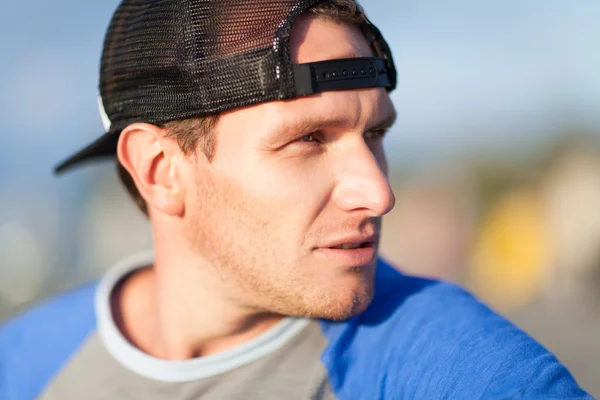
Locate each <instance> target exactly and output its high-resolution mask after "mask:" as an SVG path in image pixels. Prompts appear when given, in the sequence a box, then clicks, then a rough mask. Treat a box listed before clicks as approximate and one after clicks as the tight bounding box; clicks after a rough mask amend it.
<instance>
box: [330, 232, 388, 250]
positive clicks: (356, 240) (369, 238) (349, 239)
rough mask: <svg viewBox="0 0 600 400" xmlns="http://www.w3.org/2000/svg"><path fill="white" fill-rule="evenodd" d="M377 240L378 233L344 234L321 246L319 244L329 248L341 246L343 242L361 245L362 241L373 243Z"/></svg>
mask: <svg viewBox="0 0 600 400" xmlns="http://www.w3.org/2000/svg"><path fill="white" fill-rule="evenodd" d="M378 240H379V235H378V234H376V233H373V234H370V235H353V236H345V237H343V238H339V239H335V240H333V241H331V242H327V243H326V244H325V245H323V246H319V247H321V248H330V247H336V246H341V245H343V244H353V245H361V244H363V243H371V244H375V243H377V241H378Z"/></svg>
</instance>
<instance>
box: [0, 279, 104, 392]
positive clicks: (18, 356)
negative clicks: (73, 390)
mask: <svg viewBox="0 0 600 400" xmlns="http://www.w3.org/2000/svg"><path fill="white" fill-rule="evenodd" d="M96 286H97V284H96V283H93V284H88V285H85V286H82V287H80V288H78V289H75V290H73V291H71V292H67V293H63V294H61V295H59V296H56V297H54V298H52V299H50V300H48V301H46V302H45V303H43V304H42V305H40V306H38V307H35V308H33V309H31V310H28V311H27V312H25V313H24V314H22V315H20V316H18V317H16V318H14V319H12V320H10V321H8V322H7V323H5V324H4V325H3V326H1V327H0V399H2V400H27V399H34V398H36V397H38V396H39V395H40V394H41V392H42V391H43V389H44V388H45V386H46V385H47V384H48V383H49V381H50V380H51V379H52V378H53V377H54V376H55V375H56V374H57V373H58V372H59V371H60V369H61V368H62V366H63V365H64V364H65V362H66V361H67V360H68V359H69V357H70V356H71V355H72V354H73V353H74V352H75V351H76V350H77V348H78V347H79V346H80V345H81V344H82V342H83V341H84V340H85V339H86V337H87V336H88V335H89V334H90V333H91V332H92V331H93V330H94V328H95V324H96V322H95V314H94V293H95V289H96Z"/></svg>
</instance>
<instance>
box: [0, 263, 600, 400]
mask: <svg viewBox="0 0 600 400" xmlns="http://www.w3.org/2000/svg"><path fill="white" fill-rule="evenodd" d="M151 263H152V255H151V254H141V255H136V256H134V257H131V258H128V259H126V260H124V261H122V262H121V263H119V264H118V265H116V266H115V267H114V268H112V269H111V270H110V271H109V272H108V273H107V274H106V275H105V277H104V278H103V279H102V280H101V281H100V282H98V283H91V284H88V285H86V286H82V287H80V288H78V289H76V290H74V291H71V292H68V293H63V294H61V295H59V296H57V297H55V298H53V299H51V300H49V301H47V302H45V303H44V304H42V305H40V306H38V307H36V308H33V309H31V310H29V311H28V312H26V313H25V314H23V315H21V316H18V317H16V318H14V319H12V320H11V321H9V322H8V323H6V324H5V325H4V326H2V327H1V328H0V399H3V400H27V399H43V400H58V399H60V400H71V399H78V400H79V399H90V400H93V399H149V400H162V399H169V400H179V399H248V400H250V399H260V400H268V399H285V400H295V399H319V400H321V399H323V400H329V399H368V400H373V399H591V398H592V397H591V396H589V395H588V394H586V393H585V392H584V391H583V390H582V389H581V388H580V387H579V386H578V385H577V383H576V382H575V380H574V379H573V377H572V376H571V374H570V373H569V372H568V371H567V369H566V368H565V367H564V366H563V365H562V364H561V363H560V362H559V361H558V360H557V359H556V358H555V357H554V356H553V355H552V354H551V353H550V352H548V351H547V350H546V349H544V348H543V347H542V346H541V345H539V344H538V343H537V342H535V341H534V340H533V339H532V338H530V337H529V336H528V335H527V334H525V333H524V332H522V331H521V330H519V329H518V328H516V327H515V326H513V325H512V324H511V323H509V322H508V321H506V320H505V319H503V318H502V317H500V316H498V315H497V314H495V313H494V312H492V311H491V310H490V309H488V308H487V307H485V306H484V305H482V304H481V303H480V302H478V301H477V300H476V299H474V298H473V297H472V296H471V295H470V294H468V293H467V292H465V291H464V290H462V289H460V288H459V287H457V286H455V285H453V284H450V283H446V282H441V281H435V280H426V279H421V278H416V277H410V276H406V275H403V274H402V273H400V272H398V271H397V270H395V269H394V268H392V267H390V266H389V265H388V264H386V263H385V262H383V261H381V260H380V261H379V262H378V266H377V273H376V285H375V289H376V291H375V297H374V299H373V302H372V303H371V305H370V306H369V308H368V309H367V310H366V311H365V312H364V313H362V314H361V315H359V316H356V317H354V318H352V319H350V320H348V321H344V322H330V321H321V320H310V319H298V318H286V319H284V320H282V321H281V322H280V323H278V324H277V325H276V326H274V327H272V328H271V329H269V330H268V331H267V332H265V333H263V334H261V335H260V336H259V337H257V338H255V339H253V340H251V341H249V342H246V343H244V344H242V345H239V346H236V347H234V348H232V349H230V350H227V351H224V352H221V353H218V354H214V355H210V356H206V357H199V358H196V359H191V360H185V361H167V360H161V359H157V358H154V357H152V356H150V355H148V354H145V353H143V352H142V351H140V350H139V349H137V348H136V347H134V346H133V345H131V344H130V343H129V342H128V341H127V340H126V339H125V338H124V337H123V335H122V334H121V333H120V331H119V330H118V328H117V327H116V324H115V322H114V320H113V318H112V315H111V308H110V302H109V298H110V294H111V291H112V290H113V288H114V287H115V286H116V285H117V284H118V283H119V282H120V281H121V280H122V279H123V278H124V277H125V276H127V275H129V274H130V273H131V272H132V271H135V270H136V269H139V268H144V266H146V265H149V264H151Z"/></svg>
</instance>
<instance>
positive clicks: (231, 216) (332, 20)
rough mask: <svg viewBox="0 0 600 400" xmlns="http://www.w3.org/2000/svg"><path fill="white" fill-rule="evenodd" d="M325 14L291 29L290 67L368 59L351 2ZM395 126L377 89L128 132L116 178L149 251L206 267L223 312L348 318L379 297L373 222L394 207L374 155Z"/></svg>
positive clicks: (381, 163) (309, 16) (136, 126)
mask: <svg viewBox="0 0 600 400" xmlns="http://www.w3.org/2000/svg"><path fill="white" fill-rule="evenodd" d="M331 3H333V4H334V5H326V6H318V7H316V8H313V9H312V10H311V11H309V12H306V13H304V14H303V15H301V16H299V17H298V18H297V19H296V20H295V22H294V24H293V25H292V32H291V36H290V51H291V54H290V56H291V58H292V62H293V63H296V64H301V63H309V62H317V61H323V60H330V59H340V58H353V57H372V56H373V50H372V49H371V46H370V44H369V42H368V40H367V38H366V37H365V35H364V34H363V33H362V31H361V30H360V29H359V28H358V27H357V25H356V23H357V21H359V20H360V18H362V14H361V13H360V11H359V10H358V9H357V8H355V4H354V2H352V1H333V2H331ZM394 117H395V112H394V108H393V106H392V103H391V101H390V98H389V95H388V92H387V91H386V89H384V88H381V87H376V88H373V87H371V88H363V89H352V90H339V91H326V92H322V93H318V94H315V95H311V96H306V97H300V98H295V99H290V100H278V101H269V102H264V103H260V104H255V105H251V106H244V107H238V108H235V109H232V110H228V111H224V112H221V113H219V114H218V115H212V116H209V117H204V118H193V119H186V120H177V121H173V122H169V123H166V124H146V123H133V124H130V125H128V126H127V127H126V128H125V129H123V131H122V132H121V135H120V138H119V142H118V148H117V154H118V159H119V166H120V167H119V168H120V172H121V174H120V175H121V177H122V178H124V180H125V182H126V185H127V184H128V185H129V186H128V189H129V190H130V192H131V193H132V194H133V195H134V198H136V199H137V200H136V202H137V203H138V204H139V205H141V207H142V209H143V210H145V212H147V215H148V216H149V219H150V221H151V224H152V227H153V230H154V235H155V240H156V242H157V245H160V241H161V240H169V241H170V243H177V246H179V247H180V248H181V249H182V250H183V251H185V252H186V254H190V255H191V256H190V257H191V258H193V260H191V262H190V265H192V267H193V266H194V265H196V266H197V267H200V266H206V265H210V268H214V270H215V271H216V272H217V273H218V275H219V277H220V279H221V281H222V282H223V288H224V291H225V292H224V293H223V294H222V295H223V297H225V298H227V299H228V300H229V301H231V302H233V303H235V304H238V305H240V306H243V307H247V308H251V309H254V310H257V311H266V312H274V313H279V314H284V315H292V316H309V317H318V318H326V319H333V320H339V319H345V318H348V317H351V316H353V315H356V314H358V313H360V312H361V311H363V310H364V309H365V308H366V307H367V306H368V304H369V303H370V301H371V299H372V295H373V285H374V273H375V264H376V254H377V249H378V245H379V233H380V226H381V217H382V216H383V215H385V214H386V213H387V212H389V211H390V210H391V209H392V207H393V205H394V195H393V193H392V191H391V188H390V185H389V183H388V180H387V165H386V160H385V156H384V152H383V144H382V139H383V135H384V133H385V131H386V130H387V128H389V127H390V126H391V124H393V121H394ZM173 238H176V239H177V240H176V241H173ZM342 247H343V248H342ZM348 247H350V248H352V249H348ZM356 247H358V248H356ZM173 250H174V251H177V249H173ZM194 260H195V261H197V262H194ZM189 284H190V285H194V284H197V285H198V286H200V285H201V284H202V282H189Z"/></svg>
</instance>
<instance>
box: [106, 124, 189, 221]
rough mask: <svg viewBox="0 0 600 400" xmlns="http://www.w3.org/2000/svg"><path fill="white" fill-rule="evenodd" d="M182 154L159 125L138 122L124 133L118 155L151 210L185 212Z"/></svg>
mask: <svg viewBox="0 0 600 400" xmlns="http://www.w3.org/2000/svg"><path fill="white" fill-rule="evenodd" d="M179 153H180V150H179V146H178V145H177V143H175V141H174V140H172V139H169V138H166V131H165V130H164V129H162V128H159V127H157V126H154V125H150V124H142V123H135V124H131V125H129V126H128V127H127V128H125V129H124V130H123V131H122V132H121V135H120V137H119V143H118V145H117V156H118V157H119V161H120V162H121V164H122V165H123V167H124V168H125V169H126V170H127V171H128V172H129V174H130V175H131V177H132V179H133V181H134V182H135V185H136V186H137V189H138V191H139V192H140V195H141V196H142V197H143V198H144V200H145V201H146V203H147V204H148V209H149V210H155V211H159V212H162V213H164V214H167V215H170V216H181V215H183V213H184V210H185V207H184V204H185V202H184V195H185V193H184V188H185V185H183V184H182V182H181V180H180V177H181V174H180V173H179V172H180V171H179V170H178V167H179V163H178V162H177V159H178V156H179Z"/></svg>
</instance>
